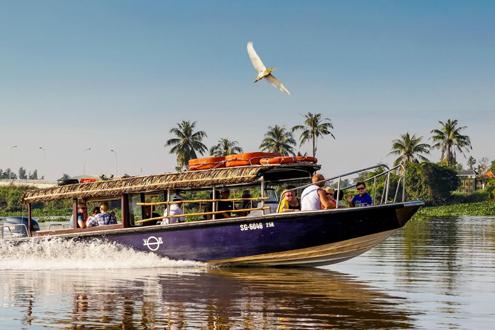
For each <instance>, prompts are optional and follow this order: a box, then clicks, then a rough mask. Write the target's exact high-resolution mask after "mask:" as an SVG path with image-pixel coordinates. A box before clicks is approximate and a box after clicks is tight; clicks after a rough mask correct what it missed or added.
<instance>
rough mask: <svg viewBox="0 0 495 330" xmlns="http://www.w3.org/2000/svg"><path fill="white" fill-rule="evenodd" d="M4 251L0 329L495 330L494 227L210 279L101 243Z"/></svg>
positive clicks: (410, 232) (477, 222)
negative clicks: (327, 261) (333, 260)
mask: <svg viewBox="0 0 495 330" xmlns="http://www.w3.org/2000/svg"><path fill="white" fill-rule="evenodd" d="M0 248H1V250H0V329H27V328H29V329H31V328H34V329H37V328H63V329H64V328H77V329H94V328H102V329H104V328H108V329H116V328H119V329H155V328H160V329H163V328H167V329H193V328H198V329H305V328H308V329H322V328H333V329H335V328H342V329H350V328H353V329H361V328H364V329H370V328H372V329H377V328H387V329H390V328H423V329H442V328H448V329H457V328H459V329H494V328H495V218H490V217H464V218H430V219H426V218H425V219H414V220H413V221H412V222H410V223H409V224H408V225H407V226H406V227H405V228H404V229H401V230H400V231H398V232H397V234H395V235H394V236H392V237H390V238H389V239H387V240H386V241H385V242H383V243H382V244H381V245H379V246H378V247H376V248H374V249H373V250H371V251H369V252H367V253H365V254H363V255H362V256H360V257H357V258H355V259H352V260H349V261H346V262H344V263H341V264H336V265H331V266H327V267H324V268H313V269H301V268H281V269H274V268H244V269H243V268H227V269H209V268H208V267H206V266H205V265H203V264H200V263H194V262H174V261H169V260H166V259H163V258H159V257H157V256H154V255H150V254H142V253H137V252H134V251H132V250H127V249H119V248H118V247H116V246H113V245H109V244H97V243H90V244H89V243H87V244H81V243H74V242H63V241H50V242H44V243H42V244H38V245H36V246H34V245H29V244H26V245H25V246H21V247H13V246H10V245H7V244H5V243H3V244H0Z"/></svg>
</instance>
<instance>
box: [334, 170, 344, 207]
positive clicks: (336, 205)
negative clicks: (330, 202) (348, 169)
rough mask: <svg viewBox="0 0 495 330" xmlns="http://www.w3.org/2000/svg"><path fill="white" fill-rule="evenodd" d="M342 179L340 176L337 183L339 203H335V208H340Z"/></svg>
mask: <svg viewBox="0 0 495 330" xmlns="http://www.w3.org/2000/svg"><path fill="white" fill-rule="evenodd" d="M341 179H342V177H340V176H339V180H338V181H337V201H336V202H335V208H336V209H338V208H339V198H340V180H341Z"/></svg>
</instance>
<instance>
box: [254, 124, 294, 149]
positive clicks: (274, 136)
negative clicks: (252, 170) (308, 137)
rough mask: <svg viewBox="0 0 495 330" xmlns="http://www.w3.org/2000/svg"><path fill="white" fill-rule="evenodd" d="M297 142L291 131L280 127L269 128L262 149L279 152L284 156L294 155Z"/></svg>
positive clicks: (262, 142)
mask: <svg viewBox="0 0 495 330" xmlns="http://www.w3.org/2000/svg"><path fill="white" fill-rule="evenodd" d="M295 145H296V140H294V136H293V135H292V133H291V132H290V131H288V130H287V129H285V127H281V126H278V125H275V126H273V127H272V126H270V127H268V132H266V133H265V137H264V138H263V141H261V144H260V149H261V150H264V151H268V152H278V153H279V154H282V155H294V146H295Z"/></svg>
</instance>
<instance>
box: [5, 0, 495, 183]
mask: <svg viewBox="0 0 495 330" xmlns="http://www.w3.org/2000/svg"><path fill="white" fill-rule="evenodd" d="M248 40H252V41H253V42H254V45H255V48H256V49H257V51H258V53H259V54H260V55H261V57H262V58H263V60H264V62H265V64H267V65H269V66H275V67H276V69H277V71H276V75H277V76H278V77H279V78H281V79H282V80H283V81H284V82H285V84H286V85H287V87H288V88H289V89H290V90H291V92H292V93H293V95H291V96H287V95H284V94H282V93H280V92H278V91H277V90H275V89H274V88H272V87H271V86H269V85H268V84H265V83H263V82H262V83H259V84H253V83H252V81H253V80H254V77H255V75H256V73H255V71H254V69H253V68H252V67H251V64H250V62H249V59H248V57H247V55H246V50H245V47H246V42H247V41H248ZM0 49H1V52H0V114H1V116H2V126H1V127H2V128H1V130H0V141H2V142H1V147H0V168H6V167H11V168H16V169H17V168H18V167H19V166H20V165H24V166H25V167H28V168H29V169H32V168H38V169H39V170H40V172H41V173H42V174H46V175H47V177H48V178H51V179H54V178H56V177H59V176H60V175H61V174H62V173H69V174H72V175H78V174H81V172H82V170H83V167H84V165H85V167H86V170H87V172H88V173H92V174H100V173H110V172H113V171H114V169H115V158H114V154H112V153H111V152H110V151H109V149H110V148H114V149H115V150H117V159H118V168H119V172H120V174H122V173H124V172H126V173H129V174H141V173H142V174H148V173H158V172H163V171H170V170H172V169H173V167H174V164H175V159H174V157H173V155H170V154H168V151H167V150H166V149H165V148H164V147H163V144H164V142H165V141H166V139H167V138H169V134H168V131H169V129H170V128H171V127H173V126H174V125H175V123H177V122H178V121H180V120H196V121H197V122H198V123H197V125H198V127H199V128H200V129H203V130H205V131H206V132H207V134H208V139H207V141H206V144H207V145H208V146H211V145H213V144H214V143H215V142H216V141H217V140H218V139H219V138H220V137H228V138H231V139H235V140H238V141H239V143H240V145H241V146H242V147H244V149H245V150H256V149H257V148H258V146H259V143H260V142H261V139H262V136H263V134H264V132H265V131H266V129H267V127H268V126H270V125H275V124H279V125H286V126H287V127H290V126H292V125H295V124H298V123H299V122H300V121H301V120H302V118H303V117H302V114H303V113H305V112H308V111H311V112H320V113H323V114H324V116H326V117H329V118H331V120H332V122H333V124H334V126H335V135H336V140H335V141H333V140H326V141H321V142H320V143H319V151H318V153H319V158H320V160H321V162H322V164H323V172H324V173H328V175H333V174H337V173H338V172H342V171H347V170H349V169H351V168H360V167H366V166H368V165H371V164H375V163H377V162H379V161H386V162H390V161H391V158H390V157H387V154H388V152H389V151H390V147H391V141H392V140H393V139H395V138H397V137H399V135H400V134H402V133H405V132H411V133H416V134H418V135H422V136H425V138H427V137H429V135H430V134H429V132H430V130H431V129H433V128H435V127H436V126H437V121H438V120H447V119H448V118H457V119H459V121H460V122H461V124H463V125H467V126H468V128H467V130H466V133H467V134H468V135H470V136H471V138H472V142H473V148H474V150H473V152H472V155H473V156H474V157H475V158H477V159H479V158H481V157H483V156H486V157H488V158H490V159H495V149H494V148H493V146H492V144H493V142H492V141H493V139H494V133H493V129H494V128H495V111H494V107H495V93H494V89H495V2H492V1H462V2H461V1H409V2H406V1H307V2H302V1H271V2H266V1H249V2H247V1H243V2H241V1H235V2H234V1H215V2H201V1H180V2H179V1H176V2H170V1H110V0H109V1H96V0H95V1H79V2H76V1H62V0H59V1H15V2H14V1H0ZM13 145H18V148H16V149H12V148H11V146H13ZM40 146H42V147H43V148H44V149H45V150H46V152H42V151H40V150H39V147H40ZM87 147H91V148H92V150H91V151H90V152H83V150H84V149H85V148H87ZM309 149H310V146H309V145H305V146H303V147H302V148H301V151H303V152H304V151H309ZM431 158H432V159H433V160H435V159H437V158H438V153H436V152H435V153H433V154H432V156H431ZM461 160H462V161H464V159H463V158H461Z"/></svg>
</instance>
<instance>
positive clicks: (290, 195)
mask: <svg viewBox="0 0 495 330" xmlns="http://www.w3.org/2000/svg"><path fill="white" fill-rule="evenodd" d="M284 198H285V199H286V200H288V201H289V202H291V201H293V200H294V199H295V198H296V194H295V193H294V191H293V190H284Z"/></svg>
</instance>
